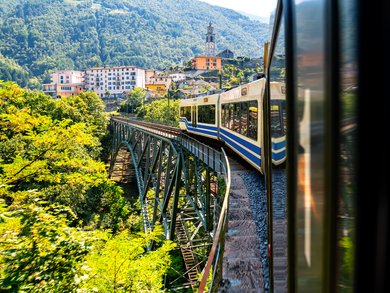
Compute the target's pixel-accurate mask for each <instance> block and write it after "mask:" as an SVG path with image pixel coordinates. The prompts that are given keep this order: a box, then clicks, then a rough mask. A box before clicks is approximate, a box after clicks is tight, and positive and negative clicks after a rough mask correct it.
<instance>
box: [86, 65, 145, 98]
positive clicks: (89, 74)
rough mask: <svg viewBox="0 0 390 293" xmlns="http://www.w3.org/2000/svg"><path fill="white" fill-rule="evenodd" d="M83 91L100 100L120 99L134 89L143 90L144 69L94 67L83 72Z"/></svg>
mask: <svg viewBox="0 0 390 293" xmlns="http://www.w3.org/2000/svg"><path fill="white" fill-rule="evenodd" d="M84 82H85V89H86V90H89V91H94V92H95V93H97V94H98V96H99V97H101V98H104V97H106V98H121V97H122V96H123V94H124V93H126V92H129V91H131V90H133V89H135V88H136V87H141V88H145V69H142V68H139V67H135V66H112V67H94V68H89V69H87V70H86V71H85V80H84Z"/></svg>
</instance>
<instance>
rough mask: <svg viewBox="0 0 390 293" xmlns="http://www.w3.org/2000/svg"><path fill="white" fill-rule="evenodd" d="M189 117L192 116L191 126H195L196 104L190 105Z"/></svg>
mask: <svg viewBox="0 0 390 293" xmlns="http://www.w3.org/2000/svg"><path fill="white" fill-rule="evenodd" d="M191 117H192V127H196V125H197V118H198V117H197V115H196V106H192V111H191Z"/></svg>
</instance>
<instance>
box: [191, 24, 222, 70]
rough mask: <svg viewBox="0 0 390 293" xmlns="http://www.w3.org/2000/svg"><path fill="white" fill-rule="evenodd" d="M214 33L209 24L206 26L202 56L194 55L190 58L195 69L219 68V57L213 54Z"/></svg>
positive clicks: (214, 48)
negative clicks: (204, 46) (204, 47)
mask: <svg viewBox="0 0 390 293" xmlns="http://www.w3.org/2000/svg"><path fill="white" fill-rule="evenodd" d="M215 50H216V46H215V34H214V28H213V26H212V25H211V22H210V24H209V26H208V27H207V34H206V49H205V52H204V56H196V57H195V58H193V59H192V60H191V67H192V69H195V70H221V69H222V62H221V57H217V56H215Z"/></svg>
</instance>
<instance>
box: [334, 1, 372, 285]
mask: <svg viewBox="0 0 390 293" xmlns="http://www.w3.org/2000/svg"><path fill="white" fill-rule="evenodd" d="M339 5H340V6H339V8H340V22H339V23H340V34H341V36H340V37H341V38H340V49H341V54H340V62H341V66H340V72H341V74H340V103H341V105H339V106H340V109H341V113H340V114H341V115H340V117H339V118H340V121H339V125H340V136H339V142H340V148H339V157H338V159H337V161H338V162H339V163H340V165H339V176H338V178H339V189H340V195H339V197H338V202H337V206H338V208H337V236H336V237H337V254H336V255H337V268H338V274H337V275H338V278H337V280H336V282H337V283H336V285H337V287H336V289H337V292H353V291H354V283H355V280H354V275H355V271H354V267H355V264H356V260H355V257H354V252H355V251H356V238H355V235H356V184H354V182H356V173H355V172H356V161H355V160H356V146H357V127H356V126H357V117H356V102H357V92H356V89H357V88H358V87H357V86H358V82H357V71H356V68H357V67H358V66H357V65H356V64H357V62H356V59H357V56H356V49H355V48H354V43H355V42H356V38H357V36H356V34H354V33H351V32H353V29H354V28H355V27H357V23H356V19H357V13H356V12H357V9H356V5H357V4H356V3H354V2H353V1H340V4H339ZM373 288H374V287H373ZM359 289H360V288H359Z"/></svg>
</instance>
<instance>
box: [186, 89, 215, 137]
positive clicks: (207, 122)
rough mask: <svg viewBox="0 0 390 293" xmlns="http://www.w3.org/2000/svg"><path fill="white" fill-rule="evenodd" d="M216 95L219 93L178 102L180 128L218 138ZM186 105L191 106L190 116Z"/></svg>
mask: <svg viewBox="0 0 390 293" xmlns="http://www.w3.org/2000/svg"><path fill="white" fill-rule="evenodd" d="M218 97H219V95H218V94H216V95H211V96H205V97H199V98H194V99H186V100H182V101H181V102H180V111H181V113H180V118H179V126H180V129H183V130H187V131H188V132H190V133H194V134H197V135H202V136H206V137H210V138H213V139H218ZM186 107H191V117H189V116H190V115H189V114H188V111H189V108H186ZM186 113H187V115H186ZM188 118H190V119H188Z"/></svg>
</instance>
